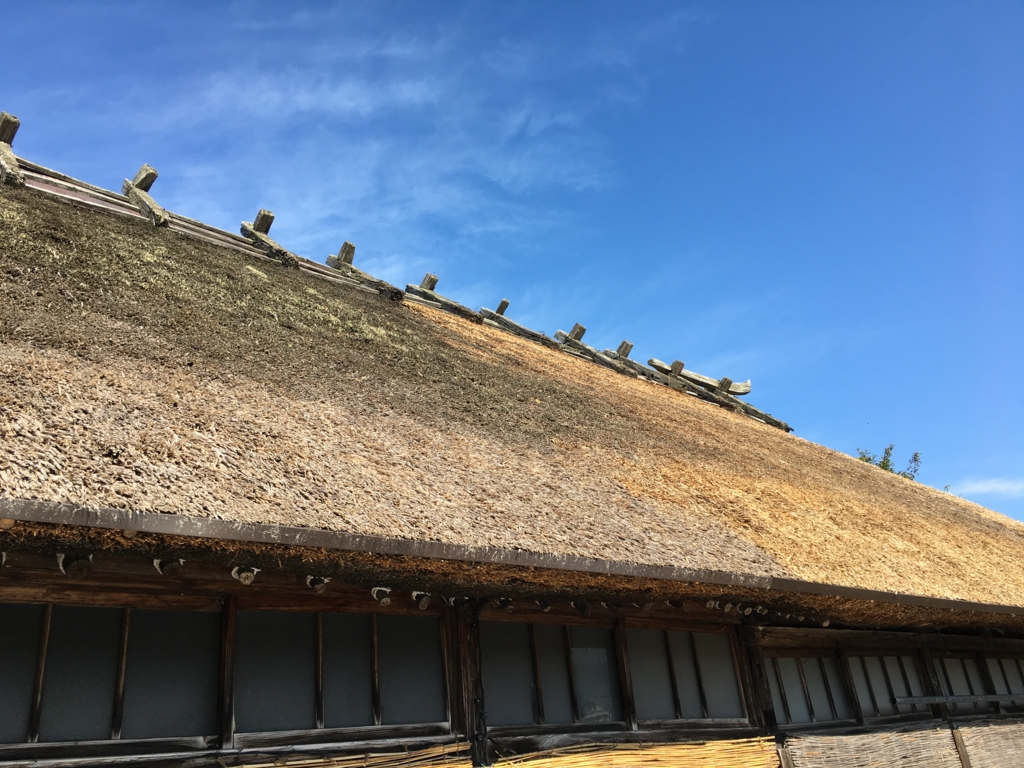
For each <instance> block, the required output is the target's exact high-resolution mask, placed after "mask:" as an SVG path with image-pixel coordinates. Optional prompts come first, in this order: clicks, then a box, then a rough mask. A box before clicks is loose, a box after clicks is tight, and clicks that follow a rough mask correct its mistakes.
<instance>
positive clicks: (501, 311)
mask: <svg viewBox="0 0 1024 768" xmlns="http://www.w3.org/2000/svg"><path fill="white" fill-rule="evenodd" d="M506 309H508V299H502V300H501V303H500V304H498V309H497V310H495V311H496V312H497V313H498V314H499V315H504V314H505V310H506Z"/></svg>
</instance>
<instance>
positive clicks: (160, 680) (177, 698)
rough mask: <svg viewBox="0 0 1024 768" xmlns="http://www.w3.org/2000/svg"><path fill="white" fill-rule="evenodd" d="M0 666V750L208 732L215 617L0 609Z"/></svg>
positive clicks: (213, 697) (213, 698) (212, 710)
mask: <svg viewBox="0 0 1024 768" xmlns="http://www.w3.org/2000/svg"><path fill="white" fill-rule="evenodd" d="M0 660H2V663H0V743H8V744H9V743H17V742H26V741H40V742H68V741H102V740H109V739H116V738H123V739H144V738H158V737H161V736H168V737H188V736H211V735H213V734H214V733H215V732H216V730H217V727H216V712H217V670H218V665H219V663H220V614H219V613H203V612H198V611H149V610H131V609H127V608H125V609H122V608H92V607H85V606H64V605H57V606H43V605H0ZM122 670H123V673H122ZM37 673H40V674H41V677H40V681H39V682H40V683H41V687H40V689H39V691H38V696H39V720H38V732H37V733H30V728H31V725H30V721H31V719H32V701H33V699H34V697H35V695H36V691H35V685H36V675H37ZM122 674H123V676H122ZM119 696H123V698H120V702H121V704H122V706H121V708H120V713H121V714H120V717H119V716H118V706H117V704H118V701H119Z"/></svg>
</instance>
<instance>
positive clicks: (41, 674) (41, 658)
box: [28, 603, 53, 744]
mask: <svg viewBox="0 0 1024 768" xmlns="http://www.w3.org/2000/svg"><path fill="white" fill-rule="evenodd" d="M52 623H53V606H52V605H51V604H49V603H47V604H46V607H45V608H44V609H43V626H42V628H41V629H40V631H39V653H38V655H37V656H36V675H35V679H34V680H33V683H32V711H31V713H30V714H29V719H28V741H29V743H30V744H34V743H36V742H37V741H39V721H40V718H41V717H42V713H43V681H44V678H45V676H46V651H47V649H48V648H49V646H50V624H52Z"/></svg>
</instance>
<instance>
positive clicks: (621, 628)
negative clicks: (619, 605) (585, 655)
mask: <svg viewBox="0 0 1024 768" xmlns="http://www.w3.org/2000/svg"><path fill="white" fill-rule="evenodd" d="M613 636H614V638H615V660H616V662H617V665H618V673H619V689H620V690H621V692H622V714H623V717H624V719H625V721H626V727H627V728H629V729H630V730H631V731H635V730H637V720H636V700H635V699H634V697H633V675H632V672H631V671H630V669H629V643H628V642H626V622H625V621H623V620H622V619H619V620H618V621H616V622H615V629H614V631H613Z"/></svg>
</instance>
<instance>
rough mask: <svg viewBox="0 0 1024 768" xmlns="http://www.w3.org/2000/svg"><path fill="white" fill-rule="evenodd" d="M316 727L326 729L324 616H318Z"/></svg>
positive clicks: (316, 641)
mask: <svg viewBox="0 0 1024 768" xmlns="http://www.w3.org/2000/svg"><path fill="white" fill-rule="evenodd" d="M314 642H315V643H316V647H315V649H314V652H315V654H316V727H317V728H323V727H324V615H323V614H322V613H320V612H319V611H317V614H316V639H315V641H314Z"/></svg>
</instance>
